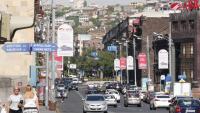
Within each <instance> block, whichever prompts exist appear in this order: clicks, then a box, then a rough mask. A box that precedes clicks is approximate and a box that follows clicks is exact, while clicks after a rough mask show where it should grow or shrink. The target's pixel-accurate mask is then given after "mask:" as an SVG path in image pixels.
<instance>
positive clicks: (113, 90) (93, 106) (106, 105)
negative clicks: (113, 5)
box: [58, 80, 200, 113]
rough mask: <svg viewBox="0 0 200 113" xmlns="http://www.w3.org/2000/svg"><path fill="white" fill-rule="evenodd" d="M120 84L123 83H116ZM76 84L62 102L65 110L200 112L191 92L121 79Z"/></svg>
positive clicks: (133, 112) (199, 103) (60, 105)
mask: <svg viewBox="0 0 200 113" xmlns="http://www.w3.org/2000/svg"><path fill="white" fill-rule="evenodd" d="M72 81H73V80H72ZM71 84H74V83H73V82H72V83H71ZM116 84H118V86H119V87H115V86H116ZM69 87H70V85H69ZM76 87H78V89H79V90H69V93H68V98H67V99H65V101H64V102H62V103H61V102H60V103H59V109H60V112H61V113H66V112H67V113H68V112H70V113H87V112H103V113H199V112H200V101H199V100H198V99H195V98H193V97H191V96H173V95H172V94H168V93H165V92H154V91H142V90H141V88H140V87H137V86H135V85H122V84H120V83H119V82H104V83H103V84H100V83H93V84H87V83H82V84H78V83H77V84H76ZM74 89H76V88H74ZM58 101H59V98H58Z"/></svg>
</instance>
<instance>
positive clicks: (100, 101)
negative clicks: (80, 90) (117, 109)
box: [83, 94, 108, 113]
mask: <svg viewBox="0 0 200 113" xmlns="http://www.w3.org/2000/svg"><path fill="white" fill-rule="evenodd" d="M107 108H108V106H107V102H106V100H105V98H104V95H102V94H89V95H87V96H86V97H85V99H83V113H86V112H97V111H98V112H104V113H107Z"/></svg>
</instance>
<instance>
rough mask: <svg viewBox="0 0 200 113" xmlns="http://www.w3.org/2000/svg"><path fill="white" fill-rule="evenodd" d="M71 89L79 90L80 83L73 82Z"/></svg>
mask: <svg viewBox="0 0 200 113" xmlns="http://www.w3.org/2000/svg"><path fill="white" fill-rule="evenodd" d="M69 90H76V91H78V84H75V83H72V84H71V85H70V87H69Z"/></svg>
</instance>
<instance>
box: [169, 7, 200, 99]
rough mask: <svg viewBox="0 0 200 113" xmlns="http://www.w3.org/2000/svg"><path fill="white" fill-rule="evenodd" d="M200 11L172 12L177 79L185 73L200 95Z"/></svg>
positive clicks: (172, 33) (196, 92)
mask: <svg viewBox="0 0 200 113" xmlns="http://www.w3.org/2000/svg"><path fill="white" fill-rule="evenodd" d="M199 17H200V12H199V11H198V10H193V11H185V12H184V11H183V12H182V13H179V14H171V15H170V21H171V26H172V29H171V37H172V40H173V43H174V49H175V62H176V63H175V73H176V74H175V81H178V75H183V74H185V76H186V79H185V81H186V82H190V83H192V91H193V96H198V97H200V75H199V73H200V68H199V66H200V54H199V53H200V32H199V29H200V24H199V23H200V19H199Z"/></svg>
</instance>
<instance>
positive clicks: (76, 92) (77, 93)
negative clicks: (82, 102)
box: [76, 91, 84, 99]
mask: <svg viewBox="0 0 200 113" xmlns="http://www.w3.org/2000/svg"><path fill="white" fill-rule="evenodd" d="M76 93H77V94H78V95H79V96H80V97H81V99H84V97H83V95H81V93H80V92H79V91H76Z"/></svg>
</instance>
